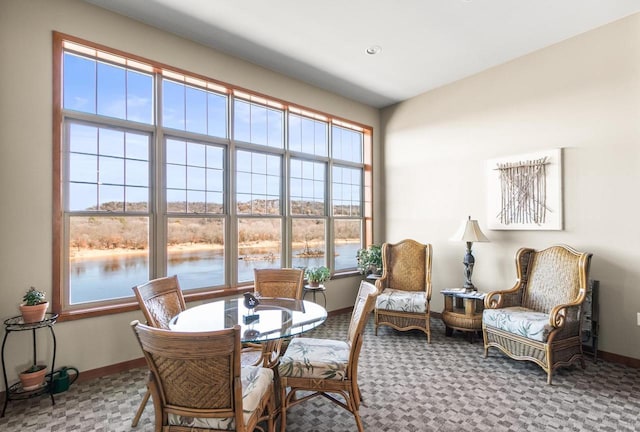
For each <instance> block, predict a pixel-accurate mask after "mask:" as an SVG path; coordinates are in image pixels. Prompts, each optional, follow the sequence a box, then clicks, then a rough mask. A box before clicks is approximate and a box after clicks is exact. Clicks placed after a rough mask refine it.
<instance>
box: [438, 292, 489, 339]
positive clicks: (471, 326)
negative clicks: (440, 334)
mask: <svg viewBox="0 0 640 432" xmlns="http://www.w3.org/2000/svg"><path fill="white" fill-rule="evenodd" d="M440 293H441V294H442V295H443V296H444V310H443V311H442V321H443V322H444V325H445V334H446V335H447V336H451V335H452V334H453V330H459V331H462V332H467V333H469V340H470V341H471V342H473V336H474V335H475V334H476V333H478V332H481V331H482V311H483V310H484V297H485V293H481V292H478V291H466V290H465V289H464V288H448V289H444V290H442V291H440Z"/></svg>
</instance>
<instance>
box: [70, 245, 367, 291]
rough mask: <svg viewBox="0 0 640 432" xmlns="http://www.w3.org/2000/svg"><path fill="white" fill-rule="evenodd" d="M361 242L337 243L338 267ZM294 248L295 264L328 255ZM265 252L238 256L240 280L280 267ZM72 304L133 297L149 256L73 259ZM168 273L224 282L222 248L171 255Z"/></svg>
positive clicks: (195, 284)
mask: <svg viewBox="0 0 640 432" xmlns="http://www.w3.org/2000/svg"><path fill="white" fill-rule="evenodd" d="M359 248H360V245H359V244H358V243H347V244H342V245H337V246H336V258H335V259H336V268H339V269H346V268H355V266H356V252H357V251H358V249H359ZM301 251H302V250H298V251H294V254H293V255H294V256H293V263H292V265H293V267H311V266H320V265H324V257H314V258H302V257H297V256H296V254H297V253H299V252H301ZM262 257H263V255H256V256H251V255H248V256H243V258H244V259H240V260H238V280H239V281H240V282H243V281H244V282H246V281H251V280H253V270H254V269H255V268H279V267H281V265H280V259H279V258H278V259H273V260H262V259H260V258H262ZM70 271H71V276H70V284H71V304H77V303H86V302H92V301H100V300H106V299H113V298H123V297H131V296H132V295H133V291H132V290H131V288H132V287H133V286H135V285H138V284H141V283H144V282H146V281H148V280H149V270H148V262H147V257H146V256H139V255H138V256H121V257H118V256H114V257H108V258H103V259H95V258H93V259H87V260H78V261H73V262H72V263H71V269H70ZM167 274H168V275H174V274H177V275H178V278H179V280H180V286H181V288H182V289H190V288H200V287H206V286H216V285H223V284H224V262H223V256H222V251H191V252H180V253H174V254H172V255H171V257H170V260H169V263H168V264H167Z"/></svg>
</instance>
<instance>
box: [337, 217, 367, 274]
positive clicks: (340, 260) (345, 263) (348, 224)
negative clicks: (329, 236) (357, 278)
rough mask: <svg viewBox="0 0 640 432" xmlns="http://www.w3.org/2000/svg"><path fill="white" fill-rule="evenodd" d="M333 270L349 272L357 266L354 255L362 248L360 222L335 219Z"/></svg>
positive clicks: (358, 220)
mask: <svg viewBox="0 0 640 432" xmlns="http://www.w3.org/2000/svg"><path fill="white" fill-rule="evenodd" d="M333 232H334V242H333V254H334V256H335V264H334V270H336V271H338V270H351V269H355V268H356V266H357V260H356V253H357V252H358V249H360V248H361V247H362V244H363V243H362V221H361V220H360V219H357V220H353V219H352V220H349V219H335V220H334V222H333Z"/></svg>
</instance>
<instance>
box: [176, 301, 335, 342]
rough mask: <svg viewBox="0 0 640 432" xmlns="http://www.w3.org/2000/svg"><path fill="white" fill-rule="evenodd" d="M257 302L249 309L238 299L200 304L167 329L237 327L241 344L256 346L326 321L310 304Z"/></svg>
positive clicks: (318, 308) (322, 312)
mask: <svg viewBox="0 0 640 432" xmlns="http://www.w3.org/2000/svg"><path fill="white" fill-rule="evenodd" d="M259 302H260V303H259V304H258V305H257V306H256V307H254V308H252V309H249V308H247V307H245V305H244V297H242V296H240V297H235V298H231V299H225V300H218V301H214V302H210V303H204V304H201V305H199V306H194V307H191V308H189V309H186V310H184V311H183V312H180V313H179V314H178V315H176V316H175V317H173V318H172V319H171V321H170V322H169V328H170V329H171V330H175V331H184V332H196V331H198V332H203V331H215V330H222V329H225V328H231V327H233V326H235V325H239V326H240V336H241V339H242V342H256V343H260V342H266V341H272V340H276V339H281V338H285V337H290V336H295V335H299V334H302V333H304V332H307V331H309V330H311V329H313V328H316V327H317V326H319V325H320V324H322V323H323V322H324V321H325V320H326V319H327V311H326V309H325V308H323V307H322V306H320V305H318V304H316V303H314V302H311V301H306V300H293V299H285V298H270V297H261V298H260V299H259Z"/></svg>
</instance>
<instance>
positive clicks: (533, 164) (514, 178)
mask: <svg viewBox="0 0 640 432" xmlns="http://www.w3.org/2000/svg"><path fill="white" fill-rule="evenodd" d="M548 163H549V162H548V161H547V158H546V157H543V158H541V159H535V160H528V161H519V162H506V163H498V164H497V168H496V169H497V170H498V171H499V172H500V196H501V205H500V206H501V208H500V213H499V214H498V216H497V217H498V219H499V220H500V223H502V224H504V225H509V224H513V223H521V224H531V223H533V224H537V225H541V224H544V223H545V220H546V214H547V211H548V208H547V182H546V180H547V175H546V170H545V165H547V164H548Z"/></svg>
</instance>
